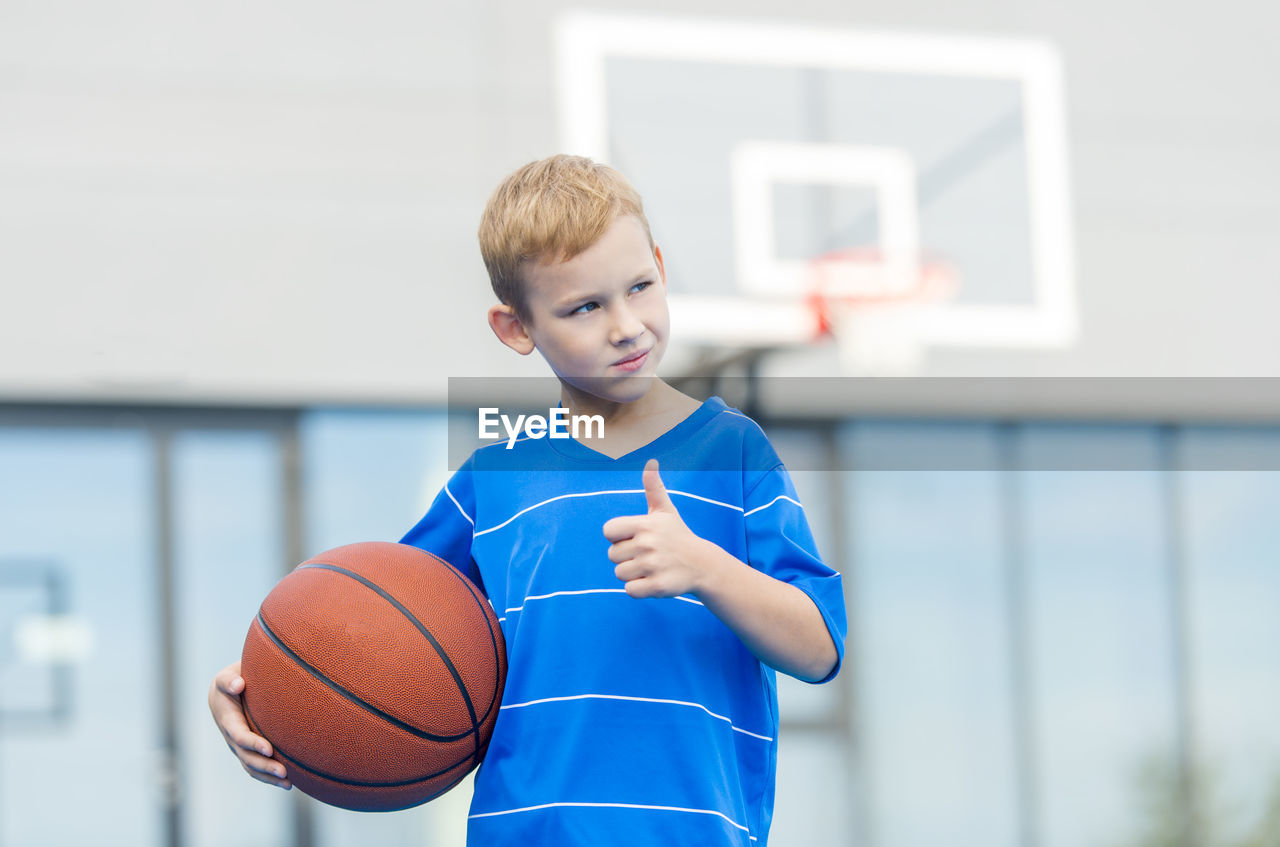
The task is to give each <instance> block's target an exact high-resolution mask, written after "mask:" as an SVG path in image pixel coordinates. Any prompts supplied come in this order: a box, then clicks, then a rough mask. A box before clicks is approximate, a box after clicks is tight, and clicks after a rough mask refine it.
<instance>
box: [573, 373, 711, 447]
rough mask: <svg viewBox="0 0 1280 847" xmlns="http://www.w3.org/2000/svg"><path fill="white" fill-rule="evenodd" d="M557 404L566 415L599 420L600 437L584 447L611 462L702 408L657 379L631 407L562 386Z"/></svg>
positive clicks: (687, 396) (685, 395)
mask: <svg viewBox="0 0 1280 847" xmlns="http://www.w3.org/2000/svg"><path fill="white" fill-rule="evenodd" d="M560 401H561V403H562V404H563V405H564V406H565V408H567V409H568V410H569V414H570V415H599V416H600V417H601V418H603V420H604V437H603V438H595V439H592V440H591V441H590V442H589V443H587V444H586V446H588V447H590V448H591V449H592V450H595V451H597V452H600V453H603V454H605V455H606V456H609V457H611V458H615V459H616V458H618V457H619V456H624V455H626V454H627V453H630V452H632V451H634V450H638V449H639V448H641V447H643V446H644V445H646V444H648V443H650V442H652V441H654V440H655V439H657V438H659V437H660V436H662V435H663V434H665V433H666V432H668V431H669V430H670V429H671V428H672V427H674V426H675V425H676V424H678V423H680V422H681V421H683V420H684V419H685V418H687V417H689V415H691V414H693V413H694V412H695V411H697V409H698V408H699V407H700V406H701V405H702V404H701V403H700V402H698V401H697V400H695V399H694V398H692V397H690V396H689V395H687V394H685V393H683V392H681V391H678V390H677V389H675V388H673V387H671V386H670V385H668V384H667V383H665V382H663V381H662V380H661V379H659V378H657V377H654V378H653V384H652V385H651V386H650V387H649V390H648V391H647V392H646V393H645V395H644V396H643V397H641V398H640V399H639V400H635V401H633V402H631V403H617V402H611V401H604V400H601V399H600V398H598V397H594V396H592V395H590V394H585V393H584V392H581V391H578V390H576V389H574V388H572V387H571V386H568V385H565V384H564V383H561V390H560Z"/></svg>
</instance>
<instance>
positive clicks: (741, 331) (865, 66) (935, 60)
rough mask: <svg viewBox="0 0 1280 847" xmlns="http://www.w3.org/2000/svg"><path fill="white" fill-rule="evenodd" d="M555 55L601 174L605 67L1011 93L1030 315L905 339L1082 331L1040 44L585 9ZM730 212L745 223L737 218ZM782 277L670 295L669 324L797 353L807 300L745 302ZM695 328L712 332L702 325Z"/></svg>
mask: <svg viewBox="0 0 1280 847" xmlns="http://www.w3.org/2000/svg"><path fill="white" fill-rule="evenodd" d="M555 43H556V57H557V67H556V73H557V89H558V92H559V96H560V120H561V126H560V133H561V139H562V144H563V148H564V149H565V150H566V151H567V152H572V153H577V154H581V155H585V156H590V157H591V158H593V159H596V160H598V161H606V162H607V161H608V160H609V144H608V126H609V115H608V104H607V98H606V84H605V75H606V73H607V60H608V59H609V58H611V57H625V58H641V59H653V60H670V61H681V62H719V63H737V64H747V65H772V66H786V67H805V68H832V69H852V70H863V71H878V72H885V73H899V74H916V75H934V76H941V77H953V78H991V79H1001V80H1011V81H1014V82H1016V83H1018V84H1019V86H1020V91H1021V105H1022V113H1023V116H1024V120H1025V128H1024V142H1025V151H1026V162H1027V190H1028V198H1027V199H1028V207H1029V215H1030V221H1029V226H1030V239H1031V244H1030V254H1031V263H1032V269H1033V270H1032V272H1033V277H1034V278H1033V279H1032V280H1031V290H1032V301H1031V303H1030V304H1027V305H1021V304H1018V305H1010V304H975V303H949V304H942V305H940V306H938V307H936V308H932V309H930V310H928V312H927V313H926V314H923V315H922V316H921V318H920V320H919V321H917V322H916V323H915V324H914V329H913V331H914V332H915V333H916V335H917V340H918V341H919V342H920V343H921V344H924V345H929V346H952V347H978V348H1007V349H1035V348H1065V347H1069V346H1071V345H1072V344H1074V343H1075V340H1076V338H1077V336H1078V333H1079V326H1078V324H1079V320H1078V314H1077V303H1076V294H1075V290H1076V283H1075V267H1074V237H1073V230H1072V221H1071V211H1070V210H1071V198H1070V189H1069V186H1070V178H1069V172H1068V161H1067V133H1066V119H1065V98H1064V93H1063V72H1062V62H1061V59H1060V58H1059V55H1058V52H1057V51H1056V49H1055V48H1053V47H1052V46H1051V45H1050V44H1048V43H1047V42H1044V41H1042V40H1039V39H1031V38H1005V37H1002V38H995V37H978V36H953V35H936V34H920V33H907V32H890V31H870V30H841V29H833V28H825V27H824V28H821V29H820V28H817V27H813V26H805V25H798V24H790V23H776V24H765V23H758V22H747V21H738V20H709V19H688V18H679V17H666V16H653V15H640V14H623V13H602V12H595V11H585V10H584V11H572V12H568V13H565V14H564V15H562V16H561V17H560V18H559V19H558V21H557V23H556V27H555ZM743 141H744V142H750V141H752V140H751V139H743ZM747 202H754V201H750V200H748V201H747ZM726 211H730V210H726ZM732 211H733V212H734V214H735V215H738V216H742V215H743V214H744V211H743V210H742V209H736V210H732ZM745 214H746V217H747V218H750V217H751V215H752V212H751V210H749V209H748V210H746V213H745ZM757 229H758V227H757ZM739 234H740V233H739ZM773 269H774V271H779V270H781V271H782V273H783V276H785V275H786V274H788V273H791V271H790V270H787V269H779V268H778V267H776V263H775V267H774V268H773ZM779 278H780V277H778V276H774V277H771V278H770V280H769V281H764V280H761V279H759V278H757V279H756V281H754V282H752V283H749V288H748V287H747V286H744V289H745V290H744V291H743V296H742V297H727V298H726V297H698V298H692V299H687V298H679V297H675V296H673V297H672V298H671V309H672V318H673V321H680V322H681V323H682V324H683V325H685V328H686V329H688V328H690V327H697V329H698V332H699V333H700V334H701V335H700V337H705V339H706V340H707V341H708V342H709V343H720V344H729V343H737V344H741V345H751V344H752V341H753V339H754V340H756V341H757V342H758V344H759V345H767V346H773V345H774V344H775V343H776V341H777V338H778V336H779V335H780V334H787V333H789V332H790V330H792V329H795V330H796V331H797V332H801V333H805V334H803V335H799V336H797V337H795V338H793V339H792V340H793V342H794V343H807V342H808V341H810V340H811V339H812V332H813V330H814V328H815V327H816V322H815V321H811V320H808V319H807V318H806V315H805V314H804V311H805V310H804V308H803V293H804V292H794V293H793V294H792V295H791V296H786V295H782V294H779V295H777V296H774V297H770V298H764V297H753V296H752V290H750V289H755V291H756V292H757V293H759V292H761V291H763V290H765V289H766V288H772V287H774V284H775V283H776V282H777V281H778V279H779ZM797 310H798V311H797ZM706 316H715V317H716V320H715V321H714V323H711V324H704V323H703V322H702V321H703V319H704V317H706ZM780 318H781V319H782V320H780ZM704 327H705V329H706V332H705V334H702V330H703V328H704ZM735 327H736V328H735Z"/></svg>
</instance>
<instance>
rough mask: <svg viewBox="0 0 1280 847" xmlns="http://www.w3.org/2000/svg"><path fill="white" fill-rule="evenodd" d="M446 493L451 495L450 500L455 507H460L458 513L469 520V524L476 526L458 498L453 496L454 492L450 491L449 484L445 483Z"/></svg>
mask: <svg viewBox="0 0 1280 847" xmlns="http://www.w3.org/2000/svg"><path fill="white" fill-rule="evenodd" d="M444 493H445V494H448V495H449V499H450V500H452V501H453V505H455V506H457V507H458V511H459V512H462V516H463V517H464V518H466V519H467V523H469V524H471V525H472V526H473V527H474V526H475V525H476V522H475V521H473V520H472V519H471V516H470V515H468V514H467V510H466V509H464V508H462V504H461V503H459V502H458V498H457V497H454V496H453V492H452V491H450V490H449V484H448V483H445V486H444Z"/></svg>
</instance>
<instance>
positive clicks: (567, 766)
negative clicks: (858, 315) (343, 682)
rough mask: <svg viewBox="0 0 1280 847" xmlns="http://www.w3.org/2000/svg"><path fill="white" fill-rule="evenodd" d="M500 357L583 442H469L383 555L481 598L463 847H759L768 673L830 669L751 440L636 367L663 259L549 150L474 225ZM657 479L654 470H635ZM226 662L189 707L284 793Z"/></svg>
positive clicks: (830, 672) (791, 525)
mask: <svg viewBox="0 0 1280 847" xmlns="http://www.w3.org/2000/svg"><path fill="white" fill-rule="evenodd" d="M480 243H481V252H482V254H483V256H484V260H485V265H486V267H487V269H488V271H489V275H490V280H491V282H492V284H493V288H494V291H495V293H496V294H497V295H498V298H499V300H500V301H501V303H500V305H496V306H493V307H492V308H491V309H490V310H489V313H488V320H489V326H490V327H491V328H492V330H493V332H494V333H495V334H496V335H497V336H498V338H499V339H500V340H501V341H502V343H503V344H505V345H507V346H508V347H510V348H511V349H513V350H515V351H516V352H518V353H520V354H522V355H528V354H529V353H531V352H533V351H534V350H537V351H538V352H539V353H540V354H541V355H542V356H543V357H544V358H545V359H546V361H547V363H548V364H549V365H550V366H551V369H552V371H554V372H555V374H556V376H557V377H558V379H559V381H560V384H561V404H562V405H563V406H564V407H566V408H567V409H568V411H569V413H570V414H571V415H599V416H601V418H603V420H604V434H603V436H602V437H598V438H596V439H593V440H591V441H590V443H589V444H588V443H583V442H579V441H576V440H571V439H563V440H552V439H548V438H543V439H532V438H525V439H522V440H520V441H518V442H517V443H516V444H515V449H512V450H507V449H506V444H505V443H499V444H495V445H492V446H490V447H485V448H481V449H480V450H477V451H476V452H475V453H473V454H472V456H471V458H469V459H468V460H467V462H466V463H465V464H464V465H463V467H462V468H460V469H459V470H458V472H457V473H456V474H454V476H453V477H452V478H451V479H450V481H449V483H448V484H447V485H446V486H445V488H444V490H443V491H441V493H440V495H439V496H438V497H437V498H436V501H435V503H434V504H433V505H432V507H431V509H430V511H428V513H427V515H426V516H425V517H424V518H423V519H422V521H420V522H419V523H418V525H417V526H415V527H414V528H413V529H411V530H410V531H409V532H408V534H406V535H405V537H404V539H403V542H404V543H406V544H413V545H415V546H419V547H421V548H423V549H425V550H430V551H431V552H433V553H435V554H436V555H438V556H440V557H442V558H444V559H446V560H447V561H449V562H450V563H452V564H453V565H454V566H455V567H457V568H459V569H460V570H461V571H462V572H463V573H465V574H467V575H468V576H469V577H470V578H471V579H472V580H473V581H474V582H475V583H476V584H477V585H478V586H480V587H481V588H482V590H484V591H485V593H486V595H487V596H488V597H489V600H490V602H491V603H492V604H493V606H494V608H495V609H496V610H497V613H498V617H499V620H500V621H501V622H502V626H503V633H504V635H505V637H506V643H507V653H508V665H509V671H508V677H507V683H506V688H505V691H504V693H503V699H502V705H501V710H500V712H499V717H498V721H497V724H496V726H495V728H494V733H493V737H492V739H491V741H490V744H489V749H488V752H487V754H486V757H485V760H484V762H483V764H482V765H481V767H480V770H479V772H478V773H477V775H476V781H475V795H474V798H473V801H472V807H471V814H470V817H469V822H468V844H470V845H507V844H510V845H517V844H518V845H530V844H554V845H558V847H559V845H566V847H567V846H568V845H599V844H628V845H631V844H634V845H664V846H665V845H671V844H699V845H710V844H735V845H748V844H756V845H764V844H765V843H766V841H767V837H768V831H769V824H770V819H771V816H772V811H773V788H774V777H775V765H776V749H777V748H776V745H777V740H776V739H777V727H778V721H777V696H776V690H775V680H774V673H773V671H774V669H777V670H781V671H784V672H785V673H789V674H792V675H793V676H796V677H798V678H800V679H804V680H807V681H811V682H825V681H827V680H829V679H831V678H832V677H834V676H835V674H836V672H837V671H838V669H839V666H840V662H841V657H842V656H843V652H844V646H843V645H844V634H845V626H846V624H845V612H844V600H843V593H842V589H841V583H840V577H839V575H838V574H836V573H835V572H834V571H832V570H831V569H829V568H827V567H826V566H825V565H824V564H823V563H822V561H821V560H820V559H819V557H818V554H817V551H816V549H815V547H814V543H813V538H812V535H811V533H810V531H809V527H808V524H807V522H806V519H805V517H804V512H803V509H802V508H801V506H800V504H799V502H798V501H797V499H796V495H795V491H794V489H793V488H792V485H791V481H790V478H789V477H788V476H787V473H786V470H785V468H784V467H783V466H782V463H781V462H780V461H779V460H778V457H777V455H776V454H775V453H774V451H773V449H772V447H771V446H770V445H769V442H768V439H767V438H766V437H765V435H764V433H763V432H762V431H761V430H760V428H759V427H758V426H757V425H756V424H755V423H754V422H753V421H751V420H750V419H748V418H746V417H745V416H744V415H742V414H740V413H738V412H736V411H734V410H733V409H730V408H728V407H727V406H726V405H725V404H724V403H723V401H721V400H720V399H719V398H712V399H711V400H708V401H707V402H705V403H698V402H697V401H696V400H694V399H692V398H690V397H687V396H686V395H684V394H682V393H680V392H679V391H677V390H675V389H674V388H672V387H671V386H669V385H667V384H666V383H665V382H663V381H662V380H660V379H658V378H656V377H655V376H654V373H655V371H656V369H657V366H658V363H659V362H660V361H661V359H662V355H663V352H664V351H665V350H666V347H667V343H668V340H669V332H668V330H669V324H668V315H667V303H666V274H665V270H664V266H663V257H662V251H661V249H659V248H658V247H657V246H656V245H654V243H653V240H652V238H651V236H650V234H649V226H648V222H647V221H646V219H645V217H644V212H643V208H642V206H641V202H640V198H639V196H638V195H637V194H636V192H635V190H634V189H633V188H632V187H631V186H630V185H629V184H628V183H627V182H626V180H625V179H623V178H622V177H621V175H619V174H618V173H617V172H616V171H614V170H612V169H611V168H608V167H605V166H602V165H599V164H596V163H593V162H591V161H590V160H587V159H582V158H578V157H570V156H555V157H552V158H550V159H546V160H543V161H540V162H534V163H531V164H529V165H526V166H525V167H524V168H521V169H520V170H518V171H517V172H516V173H514V174H512V175H511V176H510V177H508V178H507V180H506V181H505V182H504V183H503V184H502V185H501V186H499V188H498V189H497V191H496V192H495V193H494V195H493V197H492V198H491V199H490V201H489V204H488V206H487V207H486V209H485V212H484V216H483V219H482V222H481V227H480ZM659 461H661V463H662V465H661V467H662V470H661V473H660V470H659ZM243 686H244V682H243V680H242V679H240V678H239V665H238V664H236V665H231V666H230V667H228V668H226V669H224V670H223V671H222V672H221V673H219V674H218V676H217V678H215V680H214V684H213V685H212V686H211V689H210V708H211V710H212V712H213V714H214V718H215V720H216V722H217V723H218V725H219V728H220V729H221V730H222V732H223V734H224V736H225V737H226V739H227V742H228V744H229V746H230V747H231V749H232V751H233V752H235V754H236V755H237V756H238V757H239V758H240V760H241V763H242V764H243V766H244V767H245V769H246V770H247V771H248V772H249V773H250V774H251V775H253V776H254V777H256V778H258V779H260V780H262V781H264V782H268V783H272V784H275V785H281V786H284V787H288V786H289V782H288V776H287V774H286V773H285V772H284V770H283V768H282V767H281V766H280V765H279V763H277V762H274V761H272V760H270V759H268V758H267V755H269V750H270V747H269V745H268V744H267V742H266V740H265V739H263V738H261V737H259V736H257V735H254V734H253V733H251V732H250V731H249V730H248V727H247V725H245V722H244V716H243V712H242V711H241V707H240V699H239V695H240V693H241V692H242V691H243Z"/></svg>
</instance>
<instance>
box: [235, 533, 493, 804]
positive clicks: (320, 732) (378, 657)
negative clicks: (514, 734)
mask: <svg viewBox="0 0 1280 847" xmlns="http://www.w3.org/2000/svg"><path fill="white" fill-rule="evenodd" d="M506 662H507V659H506V645H505V643H504V642H503V639H502V631H501V629H500V628H499V626H498V620H497V618H496V616H495V615H494V613H493V609H492V607H490V605H489V602H488V601H487V600H486V599H485V597H484V596H483V595H482V594H481V593H480V591H479V589H477V588H476V587H475V586H474V585H473V584H472V583H471V582H470V581H468V580H467V579H466V577H464V576H463V575H462V574H461V573H459V572H458V571H457V570H456V569H454V568H453V567H452V566H450V565H449V564H447V563H446V562H444V561H443V560H441V559H439V558H437V557H435V556H433V555H431V554H430V553H426V552H423V551H422V550H419V549H418V548H416V547H410V546H407V545H404V544H393V543H389V542H365V543H361V544H350V545H347V546H344V547H338V548H335V549H333V550H329V551H328V552H326V553H321V554H320V555H318V556H315V557H313V558H311V559H308V560H307V561H305V562H303V563H302V564H301V565H299V566H298V567H297V568H295V569H294V570H293V571H292V572H290V573H289V574H288V575H287V576H285V577H284V579H282V580H280V582H279V583H277V584H276V586H275V588H273V589H272V590H271V593H270V594H268V595H267V598H266V599H265V600H263V601H262V605H261V607H260V608H259V610H258V615H257V617H256V618H255V619H254V621H253V623H252V624H251V625H250V627H249V634H248V636H247V637H246V638H245V642H244V653H243V656H242V659H241V675H242V676H243V677H244V681H245V688H244V694H243V701H244V711H245V716H246V717H247V718H248V720H249V725H250V727H251V728H252V729H253V730H254V731H255V732H257V733H258V734H259V735H262V736H263V737H265V738H266V739H267V740H268V741H270V742H271V744H272V746H273V747H274V751H273V752H274V758H275V759H277V760H278V761H280V762H281V763H282V764H283V765H284V766H285V768H286V770H287V771H288V774H289V779H290V780H291V781H292V782H293V784H294V785H295V786H297V787H298V788H299V789H301V790H302V791H304V792H306V793H307V794H309V795H311V796H312V797H314V798H316V799H317V800H320V801H322V802H324V803H328V804H330V805H334V806H339V807H341V808H344V809H352V810H356V811H370V812H372V811H394V810H398V809H406V808H409V807H411V806H416V805H418V804H420V803H424V802H426V801H427V800H430V799H431V798H433V797H436V796H438V795H440V794H443V793H444V792H445V791H448V790H449V789H450V788H452V787H453V786H454V785H456V784H457V783H458V782H459V781H460V780H461V779H462V778H463V777H464V776H466V775H467V774H468V773H470V772H471V770H472V769H473V768H474V767H475V766H476V765H477V764H479V762H480V760H481V759H482V758H483V757H484V753H485V749H486V747H487V745H488V743H489V738H490V736H491V735H492V733H493V725H494V721H495V720H496V719H497V715H498V704H499V701H500V700H501V699H502V686H503V683H504V681H505V678H506V670H507V664H506Z"/></svg>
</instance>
